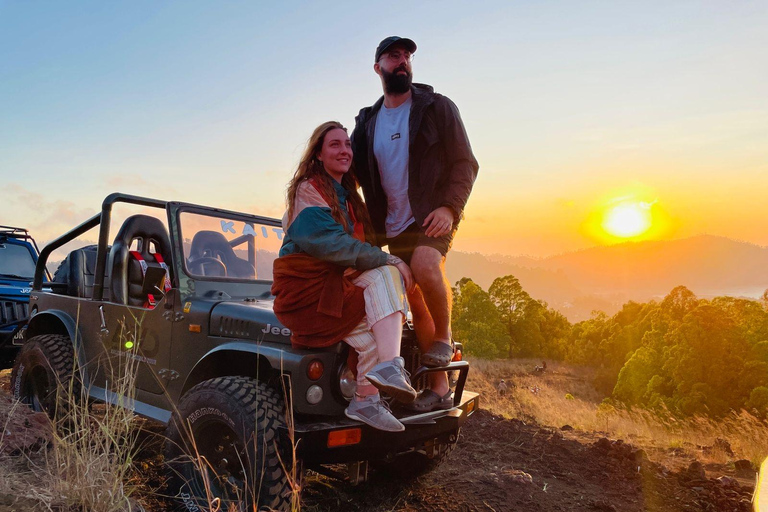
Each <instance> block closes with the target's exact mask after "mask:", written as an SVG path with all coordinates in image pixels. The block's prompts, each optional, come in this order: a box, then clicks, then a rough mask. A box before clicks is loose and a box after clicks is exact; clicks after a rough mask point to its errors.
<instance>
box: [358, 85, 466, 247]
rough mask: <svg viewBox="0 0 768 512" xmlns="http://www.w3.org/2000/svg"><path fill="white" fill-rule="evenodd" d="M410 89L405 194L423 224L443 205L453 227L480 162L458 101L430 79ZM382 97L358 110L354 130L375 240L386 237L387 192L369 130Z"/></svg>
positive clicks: (359, 172) (382, 240) (418, 219)
mask: <svg viewBox="0 0 768 512" xmlns="http://www.w3.org/2000/svg"><path fill="white" fill-rule="evenodd" d="M411 92H412V96H411V98H412V105H411V115H410V118H409V121H408V131H409V136H408V138H409V140H408V150H409V154H408V199H409V200H410V203H411V210H413V217H414V218H415V219H416V222H417V223H418V225H419V226H421V225H422V224H423V223H424V219H425V218H426V217H427V215H429V214H430V213H431V212H432V211H433V210H435V209H437V208H439V207H441V206H447V207H449V208H450V209H451V210H452V211H453V215H454V227H455V226H457V225H458V222H459V220H460V219H461V217H462V214H463V212H464V206H465V205H466V204H467V199H468V198H469V193H470V192H471V191H472V184H473V183H474V182H475V178H476V177H477V170H478V167H479V166H478V164H477V160H475V156H474V155H473V154H472V148H471V147H470V145H469V139H468V138H467V132H466V130H464V124H463V123H462V122H461V116H460V115H459V109H458V108H456V105H454V103H453V102H452V101H451V100H449V99H448V98H446V97H445V96H443V95H442V94H438V93H436V92H434V90H433V89H432V87H430V86H429V85H424V84H413V86H412V87H411ZM383 103H384V97H383V96H382V97H381V98H380V99H379V101H377V102H376V103H375V104H374V105H373V106H371V107H366V108H364V109H362V110H360V113H359V114H358V115H357V117H356V118H355V130H354V132H353V133H352V149H353V151H354V162H355V174H356V175H357V179H358V180H359V181H360V186H361V187H362V188H363V193H364V194H365V202H366V205H367V206H368V211H369V213H370V216H371V222H372V223H373V228H374V230H375V231H376V236H377V238H378V243H379V245H384V244H385V243H386V241H385V238H386V230H385V227H384V221H385V220H386V217H387V196H386V194H385V192H384V189H383V188H382V186H381V177H380V175H379V168H378V164H377V163H376V157H375V156H374V154H373V134H374V131H375V129H376V116H377V114H378V113H379V110H380V109H381V106H382V104H383Z"/></svg>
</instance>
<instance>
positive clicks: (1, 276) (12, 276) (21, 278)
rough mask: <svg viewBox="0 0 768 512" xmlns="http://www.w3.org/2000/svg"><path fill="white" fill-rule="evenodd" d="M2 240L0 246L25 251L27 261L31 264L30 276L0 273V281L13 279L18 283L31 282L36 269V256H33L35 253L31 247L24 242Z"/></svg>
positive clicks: (9, 238) (8, 238)
mask: <svg viewBox="0 0 768 512" xmlns="http://www.w3.org/2000/svg"><path fill="white" fill-rule="evenodd" d="M3 238H4V239H3V240H0V244H2V245H6V246H8V245H13V246H16V247H21V248H23V249H25V250H26V251H27V253H28V254H29V260H30V262H31V263H32V275H30V276H22V275H21V274H18V273H16V272H14V273H12V274H6V273H4V272H2V271H0V279H14V280H19V281H32V280H33V279H34V278H35V269H36V267H37V254H35V251H34V250H33V249H32V245H31V244H29V243H26V242H22V241H18V240H15V239H13V238H11V237H7V238H5V237H3Z"/></svg>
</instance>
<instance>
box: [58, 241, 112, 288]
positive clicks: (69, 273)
mask: <svg viewBox="0 0 768 512" xmlns="http://www.w3.org/2000/svg"><path fill="white" fill-rule="evenodd" d="M97 249H98V246H96V245H87V246H85V247H82V248H80V249H75V250H74V251H72V252H70V253H69V254H68V255H67V257H66V258H64V261H62V262H61V264H60V265H59V268H58V269H57V270H56V273H55V274H54V275H53V281H52V283H51V288H52V289H53V291H54V292H55V293H63V294H66V295H70V296H72V297H83V298H87V299H90V298H92V297H93V284H94V281H95V280H96V256H97ZM109 249H110V248H109V247H107V251H109ZM103 296H104V297H109V296H110V295H109V268H105V269H104V293H103Z"/></svg>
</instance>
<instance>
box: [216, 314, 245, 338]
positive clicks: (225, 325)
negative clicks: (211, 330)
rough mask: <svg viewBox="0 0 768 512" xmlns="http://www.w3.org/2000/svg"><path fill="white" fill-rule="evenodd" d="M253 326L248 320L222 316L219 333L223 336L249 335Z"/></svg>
mask: <svg viewBox="0 0 768 512" xmlns="http://www.w3.org/2000/svg"><path fill="white" fill-rule="evenodd" d="M250 328H251V322H249V321H248V320H241V319H232V318H222V319H221V324H219V334H220V335H221V336H243V337H245V336H248V334H249V331H250Z"/></svg>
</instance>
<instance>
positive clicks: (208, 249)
mask: <svg viewBox="0 0 768 512" xmlns="http://www.w3.org/2000/svg"><path fill="white" fill-rule="evenodd" d="M204 257H209V258H217V259H219V260H221V262H222V263H224V266H225V267H226V269H227V276H228V277H238V278H243V279H255V278H256V269H255V268H253V265H251V264H250V263H248V262H247V261H246V260H244V259H242V258H240V257H238V256H237V254H235V251H234V249H232V246H231V245H229V242H228V241H227V239H226V238H224V235H222V234H221V233H217V232H215V231H200V232H198V233H196V234H195V236H194V237H193V238H192V246H191V247H190V250H189V259H190V262H193V261H194V260H196V259H198V258H204Z"/></svg>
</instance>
